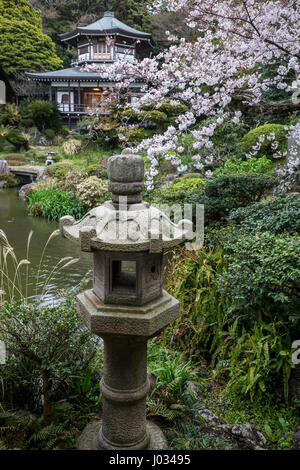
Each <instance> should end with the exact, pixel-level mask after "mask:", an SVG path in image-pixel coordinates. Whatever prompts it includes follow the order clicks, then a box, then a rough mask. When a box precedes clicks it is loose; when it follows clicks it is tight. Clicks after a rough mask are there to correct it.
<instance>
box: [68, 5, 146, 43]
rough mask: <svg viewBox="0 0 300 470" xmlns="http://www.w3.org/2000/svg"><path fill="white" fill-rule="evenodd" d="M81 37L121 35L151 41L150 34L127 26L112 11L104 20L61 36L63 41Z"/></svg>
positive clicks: (107, 12) (79, 27)
mask: <svg viewBox="0 0 300 470" xmlns="http://www.w3.org/2000/svg"><path fill="white" fill-rule="evenodd" d="M80 35H91V36H107V35H120V36H124V37H130V38H136V39H140V40H151V34H150V33H144V32H143V31H139V30H137V29H135V28H131V27H130V26H127V25H126V24H125V23H122V21H119V20H118V19H117V18H115V15H114V13H113V12H112V11H106V12H105V13H104V15H103V17H102V18H100V19H99V20H97V21H95V22H94V23H91V24H89V25H87V26H77V28H76V29H74V30H73V31H71V32H70V33H64V34H60V35H59V36H60V38H61V40H62V41H69V40H71V39H74V38H75V37H77V36H80Z"/></svg>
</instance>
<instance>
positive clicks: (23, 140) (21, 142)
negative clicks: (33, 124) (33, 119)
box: [6, 129, 29, 150]
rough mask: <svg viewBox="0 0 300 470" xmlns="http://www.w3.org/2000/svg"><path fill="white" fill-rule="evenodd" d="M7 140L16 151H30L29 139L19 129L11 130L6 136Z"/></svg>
mask: <svg viewBox="0 0 300 470" xmlns="http://www.w3.org/2000/svg"><path fill="white" fill-rule="evenodd" d="M6 140H7V141H8V142H9V143H10V144H12V145H13V146H14V147H15V149H16V150H22V149H25V150H28V147H29V138H28V136H27V135H25V134H23V133H21V132H20V131H18V130H17V129H11V130H10V131H9V133H8V134H7V136H6Z"/></svg>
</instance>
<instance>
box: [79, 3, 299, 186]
mask: <svg viewBox="0 0 300 470" xmlns="http://www.w3.org/2000/svg"><path fill="white" fill-rule="evenodd" d="M161 10H167V11H181V12H182V14H183V15H185V18H186V22H187V24H188V26H189V27H190V28H192V29H194V30H196V31H197V36H198V37H197V39H196V40H195V41H193V42H186V40H185V39H184V38H177V37H176V36H175V35H174V34H171V33H169V32H167V35H168V38H169V41H170V47H169V48H168V49H166V50H165V51H164V52H162V53H161V54H159V55H158V56H157V57H155V58H151V59H149V58H148V59H144V60H143V61H142V62H139V63H138V62H135V63H133V64H130V63H127V62H126V61H122V62H116V63H115V64H113V65H112V66H111V67H110V68H109V69H108V68H107V67H106V68H105V69H102V70H101V69H99V66H97V65H90V66H87V67H88V69H89V70H93V71H95V70H98V71H99V73H101V75H107V77H110V79H111V78H112V77H113V79H114V80H115V81H116V83H117V84H118V87H119V90H122V89H123V90H124V89H127V90H129V89H130V86H131V84H132V83H133V82H134V81H136V80H137V78H139V79H143V80H144V86H143V92H144V95H143V96H142V97H140V98H139V99H136V100H135V101H134V103H133V104H132V105H130V106H132V107H133V108H134V111H135V112H139V111H140V110H141V107H143V106H145V105H150V106H153V108H154V109H158V110H159V108H160V106H161V105H162V104H163V103H165V102H166V101H168V102H170V104H174V105H176V104H179V103H184V104H186V106H187V109H188V111H187V112H185V113H183V114H182V115H180V116H179V117H178V118H177V121H176V124H175V125H172V126H169V127H168V129H167V130H166V131H165V132H164V133H163V134H157V135H154V136H153V137H152V138H150V139H145V140H144V141H142V142H141V144H139V145H138V146H137V147H135V149H133V150H134V151H136V152H144V153H145V154H146V155H147V156H148V158H149V160H150V168H149V171H148V173H147V186H148V189H149V190H151V189H153V181H154V179H155V177H156V175H157V174H158V167H159V162H160V160H161V159H167V160H170V162H171V163H172V164H173V165H174V166H175V167H176V169H177V171H178V172H179V173H180V172H184V171H185V170H186V166H185V165H183V164H182V152H183V151H184V147H183V145H182V139H181V136H183V135H185V134H186V133H189V134H191V135H192V136H193V155H192V159H193V162H194V167H195V168H196V169H198V170H200V171H204V174H205V176H206V177H211V176H212V175H213V172H212V171H211V170H210V169H209V166H210V165H213V163H214V161H215V159H216V158H217V155H216V152H215V148H214V143H213V136H214V133H215V131H216V129H217V128H218V126H220V125H222V124H223V122H224V120H225V119H231V120H232V121H233V122H235V123H238V122H239V120H240V119H241V117H242V116H243V113H245V110H246V112H247V109H249V107H258V109H261V110H263V108H265V107H266V106H268V103H267V102H266V99H265V98H264V97H265V95H266V92H268V90H271V89H274V87H276V88H277V89H278V90H285V91H286V92H287V93H290V94H292V91H293V82H295V80H296V79H297V77H298V75H299V69H300V13H299V7H298V6H297V2H296V1H294V0H218V1H215V0H157V1H155V2H154V4H153V11H154V12H157V13H159V11H161ZM266 66H268V67H270V66H272V68H273V70H275V72H274V73H273V75H272V77H271V78H270V77H268V76H266V74H264V67H266ZM124 77H125V78H124ZM272 106H274V108H276V107H277V108H278V107H279V106H280V104H279V103H278V102H276V103H273V104H272V103H270V107H272ZM285 106H290V107H291V109H295V110H296V109H299V107H300V106H299V102H297V103H295V102H294V101H293V100H288V103H287V102H286V103H285ZM277 108H276V109H277ZM144 109H145V108H144ZM262 112H263V111H262ZM207 118H211V120H210V121H209V124H207V125H204V126H199V125H197V126H196V124H197V123H199V122H201V121H203V120H204V119H207ZM294 132H295V131H294ZM274 146H276V142H274ZM250 157H251V155H250ZM293 161H294V160H293Z"/></svg>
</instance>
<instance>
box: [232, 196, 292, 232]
mask: <svg viewBox="0 0 300 470" xmlns="http://www.w3.org/2000/svg"><path fill="white" fill-rule="evenodd" d="M229 222H232V223H234V225H235V226H237V227H238V228H242V229H243V230H244V231H247V232H249V231H250V232H254V233H255V232H271V233H274V234H280V233H282V232H287V233H289V234H290V235H295V234H297V233H298V234H299V233H300V199H299V196H298V195H288V196H286V195H282V196H279V197H275V198H272V199H270V200H269V201H266V202H256V203H254V204H251V205H250V206H248V207H246V208H240V209H237V210H235V211H233V212H231V214H230V216H229Z"/></svg>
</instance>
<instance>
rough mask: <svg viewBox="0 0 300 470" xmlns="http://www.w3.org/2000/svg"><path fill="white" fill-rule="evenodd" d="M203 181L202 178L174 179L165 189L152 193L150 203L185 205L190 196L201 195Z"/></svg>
mask: <svg viewBox="0 0 300 470" xmlns="http://www.w3.org/2000/svg"><path fill="white" fill-rule="evenodd" d="M204 186H205V180H204V179H203V178H199V177H198V178H180V179H175V180H174V181H173V183H172V184H171V185H170V186H168V187H167V188H159V189H157V190H155V191H154V195H153V198H152V199H151V202H152V203H153V204H158V205H159V204H172V203H182V204H183V203H185V202H186V200H187V198H188V197H189V196H190V195H192V194H197V197H199V195H201V194H203V190H204Z"/></svg>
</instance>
